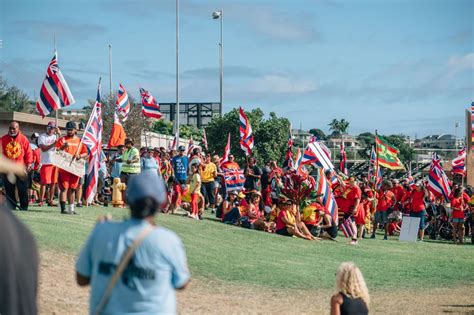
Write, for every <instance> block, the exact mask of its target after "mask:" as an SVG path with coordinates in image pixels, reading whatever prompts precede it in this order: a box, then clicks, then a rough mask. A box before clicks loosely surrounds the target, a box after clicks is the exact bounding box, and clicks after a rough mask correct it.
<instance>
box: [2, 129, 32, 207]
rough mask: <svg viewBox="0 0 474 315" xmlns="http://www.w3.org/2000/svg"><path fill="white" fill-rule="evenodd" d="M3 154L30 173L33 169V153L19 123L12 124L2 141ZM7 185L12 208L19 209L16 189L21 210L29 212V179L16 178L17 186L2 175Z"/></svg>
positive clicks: (7, 194) (24, 177)
mask: <svg viewBox="0 0 474 315" xmlns="http://www.w3.org/2000/svg"><path fill="white" fill-rule="evenodd" d="M0 142H1V154H2V155H3V156H4V157H6V158H7V159H9V160H11V161H13V162H15V163H18V164H22V165H23V166H24V167H25V168H26V172H27V173H28V172H29V171H31V169H32V164H33V151H32V150H31V146H30V142H29V141H28V138H27V137H25V136H24V135H23V134H22V133H21V131H20V124H19V123H18V122H17V121H12V122H10V125H9V127H8V133H7V134H6V135H4V136H3V137H2V138H1V139H0ZM2 177H3V182H4V185H5V192H6V196H7V199H8V201H9V203H10V204H11V206H12V207H13V209H14V208H16V207H18V204H17V201H16V194H15V189H18V197H19V199H20V206H19V208H20V210H25V211H26V210H28V202H29V200H28V178H27V177H26V174H25V176H23V177H22V176H18V175H17V176H16V180H15V184H12V183H10V181H9V180H8V178H7V176H5V175H2Z"/></svg>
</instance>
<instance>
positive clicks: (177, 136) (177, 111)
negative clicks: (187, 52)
mask: <svg viewBox="0 0 474 315" xmlns="http://www.w3.org/2000/svg"><path fill="white" fill-rule="evenodd" d="M175 110H176V117H175V124H174V134H175V137H176V144H177V145H176V147H178V146H179V0H176V109H175Z"/></svg>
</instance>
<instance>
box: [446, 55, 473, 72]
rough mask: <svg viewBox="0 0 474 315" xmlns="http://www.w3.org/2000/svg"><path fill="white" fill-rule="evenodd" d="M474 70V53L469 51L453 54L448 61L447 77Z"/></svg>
mask: <svg viewBox="0 0 474 315" xmlns="http://www.w3.org/2000/svg"><path fill="white" fill-rule="evenodd" d="M468 70H474V53H469V54H467V55H464V56H454V57H451V58H450V59H449V61H448V73H447V75H448V77H453V76H455V75H456V74H458V73H460V72H463V71H468Z"/></svg>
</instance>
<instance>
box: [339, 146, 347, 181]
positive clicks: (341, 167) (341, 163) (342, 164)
mask: <svg viewBox="0 0 474 315" xmlns="http://www.w3.org/2000/svg"><path fill="white" fill-rule="evenodd" d="M339 154H340V157H339V158H340V161H339V170H340V171H341V172H342V173H343V174H344V175H347V158H346V151H345V149H344V140H342V141H341V150H340V151H339Z"/></svg>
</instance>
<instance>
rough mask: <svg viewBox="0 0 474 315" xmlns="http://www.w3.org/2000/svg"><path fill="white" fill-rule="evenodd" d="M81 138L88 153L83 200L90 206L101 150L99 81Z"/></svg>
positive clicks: (96, 180)
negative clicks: (92, 106) (95, 96)
mask: <svg viewBox="0 0 474 315" xmlns="http://www.w3.org/2000/svg"><path fill="white" fill-rule="evenodd" d="M82 137H83V138H82V141H83V143H84V145H85V146H86V147H87V150H88V151H89V156H88V160H87V164H88V166H87V170H86V176H85V181H84V182H85V187H86V190H85V193H84V199H85V200H86V202H87V204H91V203H92V202H93V201H94V197H95V194H96V193H97V183H98V180H99V168H100V155H101V154H100V153H101V150H102V104H101V103H100V80H99V86H98V88H97V99H96V101H95V104H94V108H93V109H92V113H91V115H90V117H89V121H88V122H87V126H86V128H85V129H84V135H83V136H82Z"/></svg>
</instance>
